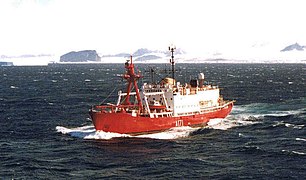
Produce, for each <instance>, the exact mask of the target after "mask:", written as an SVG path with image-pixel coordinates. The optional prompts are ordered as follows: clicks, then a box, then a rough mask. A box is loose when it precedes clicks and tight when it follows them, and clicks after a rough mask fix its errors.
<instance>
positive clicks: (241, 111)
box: [56, 103, 305, 140]
mask: <svg viewBox="0 0 306 180" xmlns="http://www.w3.org/2000/svg"><path fill="white" fill-rule="evenodd" d="M300 113H305V109H296V110H288V109H276V108H275V107H274V106H273V105H269V104H260V103H255V104H249V105H240V106H234V108H233V110H232V112H231V114H230V115H229V116H227V117H226V118H224V119H223V118H217V119H211V120H210V122H209V123H208V125H207V126H206V127H202V128H210V129H216V130H228V129H231V128H234V127H240V126H250V125H253V124H257V123H262V122H263V121H264V118H265V117H267V116H269V117H271V116H273V117H285V118H286V117H287V116H292V115H296V114H300ZM202 128H199V127H197V128H194V127H187V126H183V127H175V128H171V129H169V130H166V131H163V132H158V133H152V134H145V135H129V134H119V133H112V132H104V131H96V130H95V128H94V126H93V125H87V126H81V127H76V128H68V127H63V126H57V127H56V130H57V132H59V133H62V134H68V135H70V136H72V137H77V138H82V139H102V140H109V139H112V138H151V139H179V138H185V137H188V136H189V135H190V134H192V133H193V132H195V131H197V130H199V129H202ZM299 128H300V127H299Z"/></svg>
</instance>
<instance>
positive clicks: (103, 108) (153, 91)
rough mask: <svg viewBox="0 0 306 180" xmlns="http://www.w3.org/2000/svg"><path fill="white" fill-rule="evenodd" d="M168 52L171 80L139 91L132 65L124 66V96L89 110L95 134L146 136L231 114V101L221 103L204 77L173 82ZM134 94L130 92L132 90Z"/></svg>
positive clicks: (120, 93)
mask: <svg viewBox="0 0 306 180" xmlns="http://www.w3.org/2000/svg"><path fill="white" fill-rule="evenodd" d="M169 50H170V52H171V55H172V56H171V59H170V63H171V64H172V78H164V79H163V80H162V81H161V82H160V83H158V84H156V83H150V84H149V83H144V84H143V85H142V87H141V89H139V88H138V86H137V80H138V79H140V78H141V75H140V74H139V73H137V74H136V73H135V67H134V64H133V61H132V57H131V59H130V60H127V62H126V63H125V69H126V72H125V74H124V75H123V78H124V79H126V80H127V82H128V85H127V89H126V92H125V93H122V92H121V91H119V92H118V95H119V97H118V100H117V103H116V104H110V103H108V104H107V105H95V106H93V107H92V108H91V109H90V110H89V114H90V116H91V119H92V122H93V124H94V126H95V129H96V130H97V131H104V132H115V133H121V134H134V135H138V134H149V133H155V132H160V131H164V130H168V129H170V128H173V127H180V126H191V127H202V126H206V125H207V123H208V122H209V121H210V119H214V118H225V117H226V116H227V115H228V114H229V113H230V112H231V110H232V108H233V105H234V101H226V100H223V98H222V96H220V89H219V88H218V87H217V86H212V85H204V74H203V73H200V74H199V75H198V79H195V80H191V81H190V83H189V84H181V83H180V82H176V81H175V79H174V72H175V70H174V55H173V52H174V50H175V48H173V47H169ZM133 88H134V89H135V91H133V92H132V89H133Z"/></svg>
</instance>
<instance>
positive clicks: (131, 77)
mask: <svg viewBox="0 0 306 180" xmlns="http://www.w3.org/2000/svg"><path fill="white" fill-rule="evenodd" d="M129 61H131V62H130V63H129ZM125 69H126V73H125V74H124V75H123V78H124V79H126V80H127V81H128V85H127V90H126V94H127V95H126V99H125V104H126V105H131V102H130V92H131V89H132V86H133V85H134V88H135V92H136V97H137V101H138V107H139V110H141V109H142V102H141V98H140V94H139V89H138V86H137V80H138V79H139V78H141V75H140V74H135V69H134V64H133V60H132V56H131V60H127V61H126V63H125Z"/></svg>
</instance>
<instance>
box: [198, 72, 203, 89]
mask: <svg viewBox="0 0 306 180" xmlns="http://www.w3.org/2000/svg"><path fill="white" fill-rule="evenodd" d="M198 79H199V87H202V86H203V84H204V73H199V74H198Z"/></svg>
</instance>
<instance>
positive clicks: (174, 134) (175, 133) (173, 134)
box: [56, 126, 199, 140]
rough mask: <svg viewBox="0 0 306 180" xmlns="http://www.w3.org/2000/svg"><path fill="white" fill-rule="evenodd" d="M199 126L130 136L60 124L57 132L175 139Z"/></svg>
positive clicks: (89, 135)
mask: <svg viewBox="0 0 306 180" xmlns="http://www.w3.org/2000/svg"><path fill="white" fill-rule="evenodd" d="M198 129H199V128H191V127H185V126H184V127H175V128H171V129H169V130H167V131H164V132H160V133H153V134H146V135H138V136H131V135H128V134H119V133H111V132H104V131H96V130H95V128H94V126H82V127H77V128H71V129H70V128H66V127H62V126H57V127H56V130H57V132H60V133H62V134H69V135H70V136H73V137H78V138H82V139H104V140H108V139H112V138H116V137H136V138H152V139H177V138H183V137H187V136H189V134H190V133H191V132H193V131H196V130H198Z"/></svg>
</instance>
